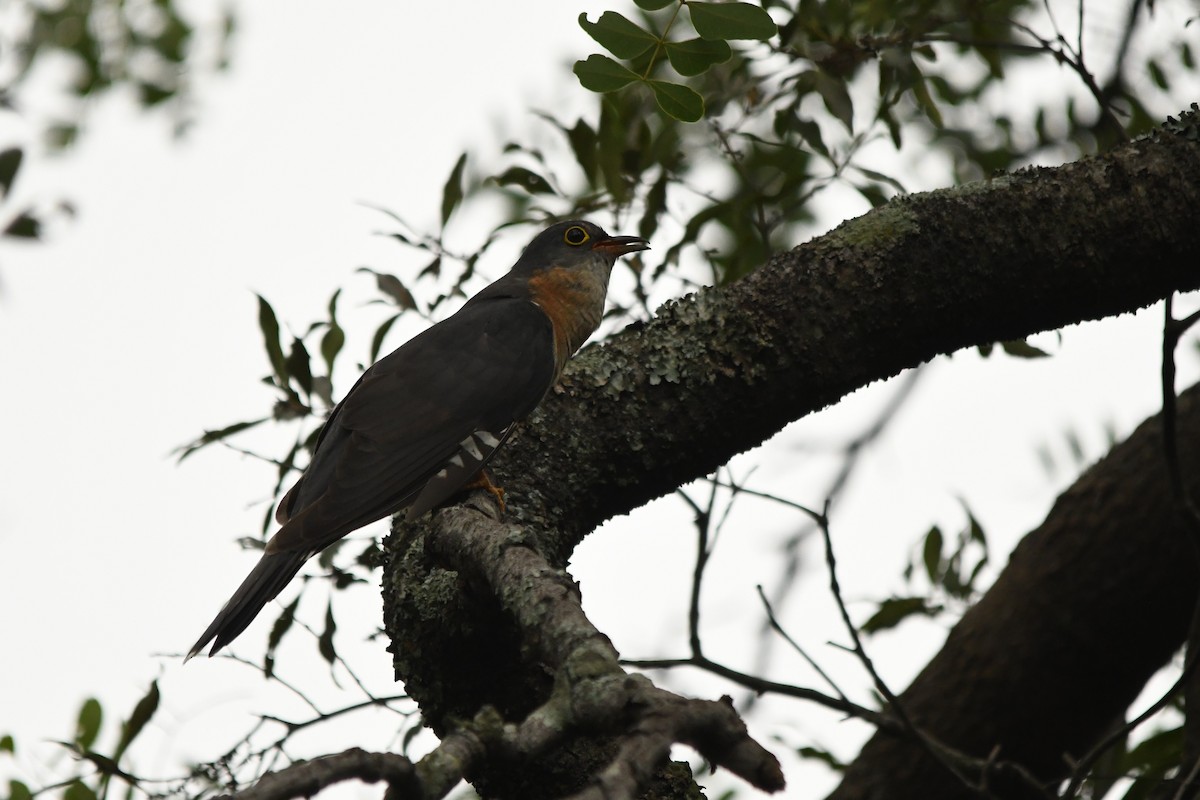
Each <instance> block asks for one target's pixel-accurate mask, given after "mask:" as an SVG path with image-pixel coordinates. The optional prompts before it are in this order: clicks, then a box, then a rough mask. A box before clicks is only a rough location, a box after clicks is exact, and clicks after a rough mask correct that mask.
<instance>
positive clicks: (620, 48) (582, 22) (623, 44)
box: [579, 11, 658, 59]
mask: <svg viewBox="0 0 1200 800" xmlns="http://www.w3.org/2000/svg"><path fill="white" fill-rule="evenodd" d="M579 27H581V28H583V29H584V30H585V31H587V35H588V36H591V37H592V38H593V39H595V40H596V41H597V42H599V44H600V46H601V47H603V48H604V49H605V50H607V51H608V52H610V53H612V54H613V55H614V56H616V57H617V58H625V59H629V58H637V57H638V56H640V55H641V54H642V53H644V52H646V51H647V50H649V49H650V48H651V47H653V46H654V45H655V43H656V42H657V41H658V37H656V36H655V35H654V34H653V33H651V32H650V31H648V30H645V29H643V28H642V27H641V26H640V25H638V24H637V23H635V22H631V21H630V20H628V19H626V18H625V17H623V16H622V15H620V14H618V13H617V12H616V11H605V12H604V13H603V14H601V15H600V19H598V20H596V21H595V22H589V21H588V18H587V14H586V13H581V14H580V15H579Z"/></svg>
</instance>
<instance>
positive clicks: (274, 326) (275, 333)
mask: <svg viewBox="0 0 1200 800" xmlns="http://www.w3.org/2000/svg"><path fill="white" fill-rule="evenodd" d="M255 297H257V298H258V327H259V329H260V330H261V331H262V335H263V345H264V346H265V347H266V349H267V359H268V360H269V361H270V362H271V370H272V371H273V372H274V373H275V381H276V385H277V386H278V387H279V388H280V389H283V390H285V391H286V390H287V385H288V373H287V362H286V361H285V360H284V357H283V346H282V345H280V344H279V320H278V319H277V318H276V317H275V309H273V308H271V304H270V303H268V302H267V299H266V298H265V297H263V296H262V295H261V294H259V295H255Z"/></svg>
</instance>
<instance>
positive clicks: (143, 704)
mask: <svg viewBox="0 0 1200 800" xmlns="http://www.w3.org/2000/svg"><path fill="white" fill-rule="evenodd" d="M158 701H159V694H158V681H151V683H150V690H149V691H148V692H146V694H145V696H143V697H142V699H141V700H138V702H137V705H135V706H134V707H133V713H132V714H130V715H129V720H128V721H126V723H125V724H124V725H122V726H121V739H120V741H118V742H117V747H116V749H115V750H113V754H112V758H113V761H120V760H121V756H122V755H124V753H125V751H126V750H127V749H128V748H129V745H130V744H132V743H133V740H134V739H136V738H137V736H138V734H139V733H141V732H142V730H143V729H144V728H145V727H146V723H147V722H149V721H150V718H151V717H153V716H154V712H155V711H157V710H158Z"/></svg>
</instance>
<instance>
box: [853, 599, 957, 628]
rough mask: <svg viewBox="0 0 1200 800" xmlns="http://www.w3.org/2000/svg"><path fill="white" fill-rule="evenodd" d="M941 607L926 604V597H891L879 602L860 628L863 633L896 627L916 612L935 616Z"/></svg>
mask: <svg viewBox="0 0 1200 800" xmlns="http://www.w3.org/2000/svg"><path fill="white" fill-rule="evenodd" d="M940 610H941V609H940V608H938V607H936V606H929V605H927V604H926V600H925V598H924V597H890V598H888V599H887V600H884V601H883V602H882V603H880V604H879V610H878V611H876V612H875V613H874V614H873V615H872V616H871V618H870V619H869V620H867V621H866V622H865V623H863V625H862V627H861V628H859V630H861V631H862V632H863V633H878V632H879V631H882V630H887V629H888V628H894V627H896V626H897V625H899V624H900V623H901V622H903V621H904V620H905V619H907V618H908V617H911V616H912V615H914V614H919V615H922V616H927V617H928V616H933V615H934V614H936V613H937V612H938V611H940Z"/></svg>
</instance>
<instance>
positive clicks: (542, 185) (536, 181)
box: [492, 167, 558, 194]
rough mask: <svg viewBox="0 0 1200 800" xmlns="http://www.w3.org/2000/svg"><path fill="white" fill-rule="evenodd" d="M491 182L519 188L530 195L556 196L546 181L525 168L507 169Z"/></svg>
mask: <svg viewBox="0 0 1200 800" xmlns="http://www.w3.org/2000/svg"><path fill="white" fill-rule="evenodd" d="M492 180H494V181H495V182H496V183H498V184H500V185H501V186H520V187H521V188H522V189H524V190H525V191H527V192H529V193H530V194H558V192H556V191H554V189H553V188H552V187H551V186H550V182H549V181H548V180H546V179H545V178H543V177H542V176H541V175H538V174H537V173H536V172H534V171H533V170H531V169H525V167H509V168H508V169H506V170H504V172H503V174H500V175H497V176H496V177H494V178H493V179H492Z"/></svg>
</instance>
